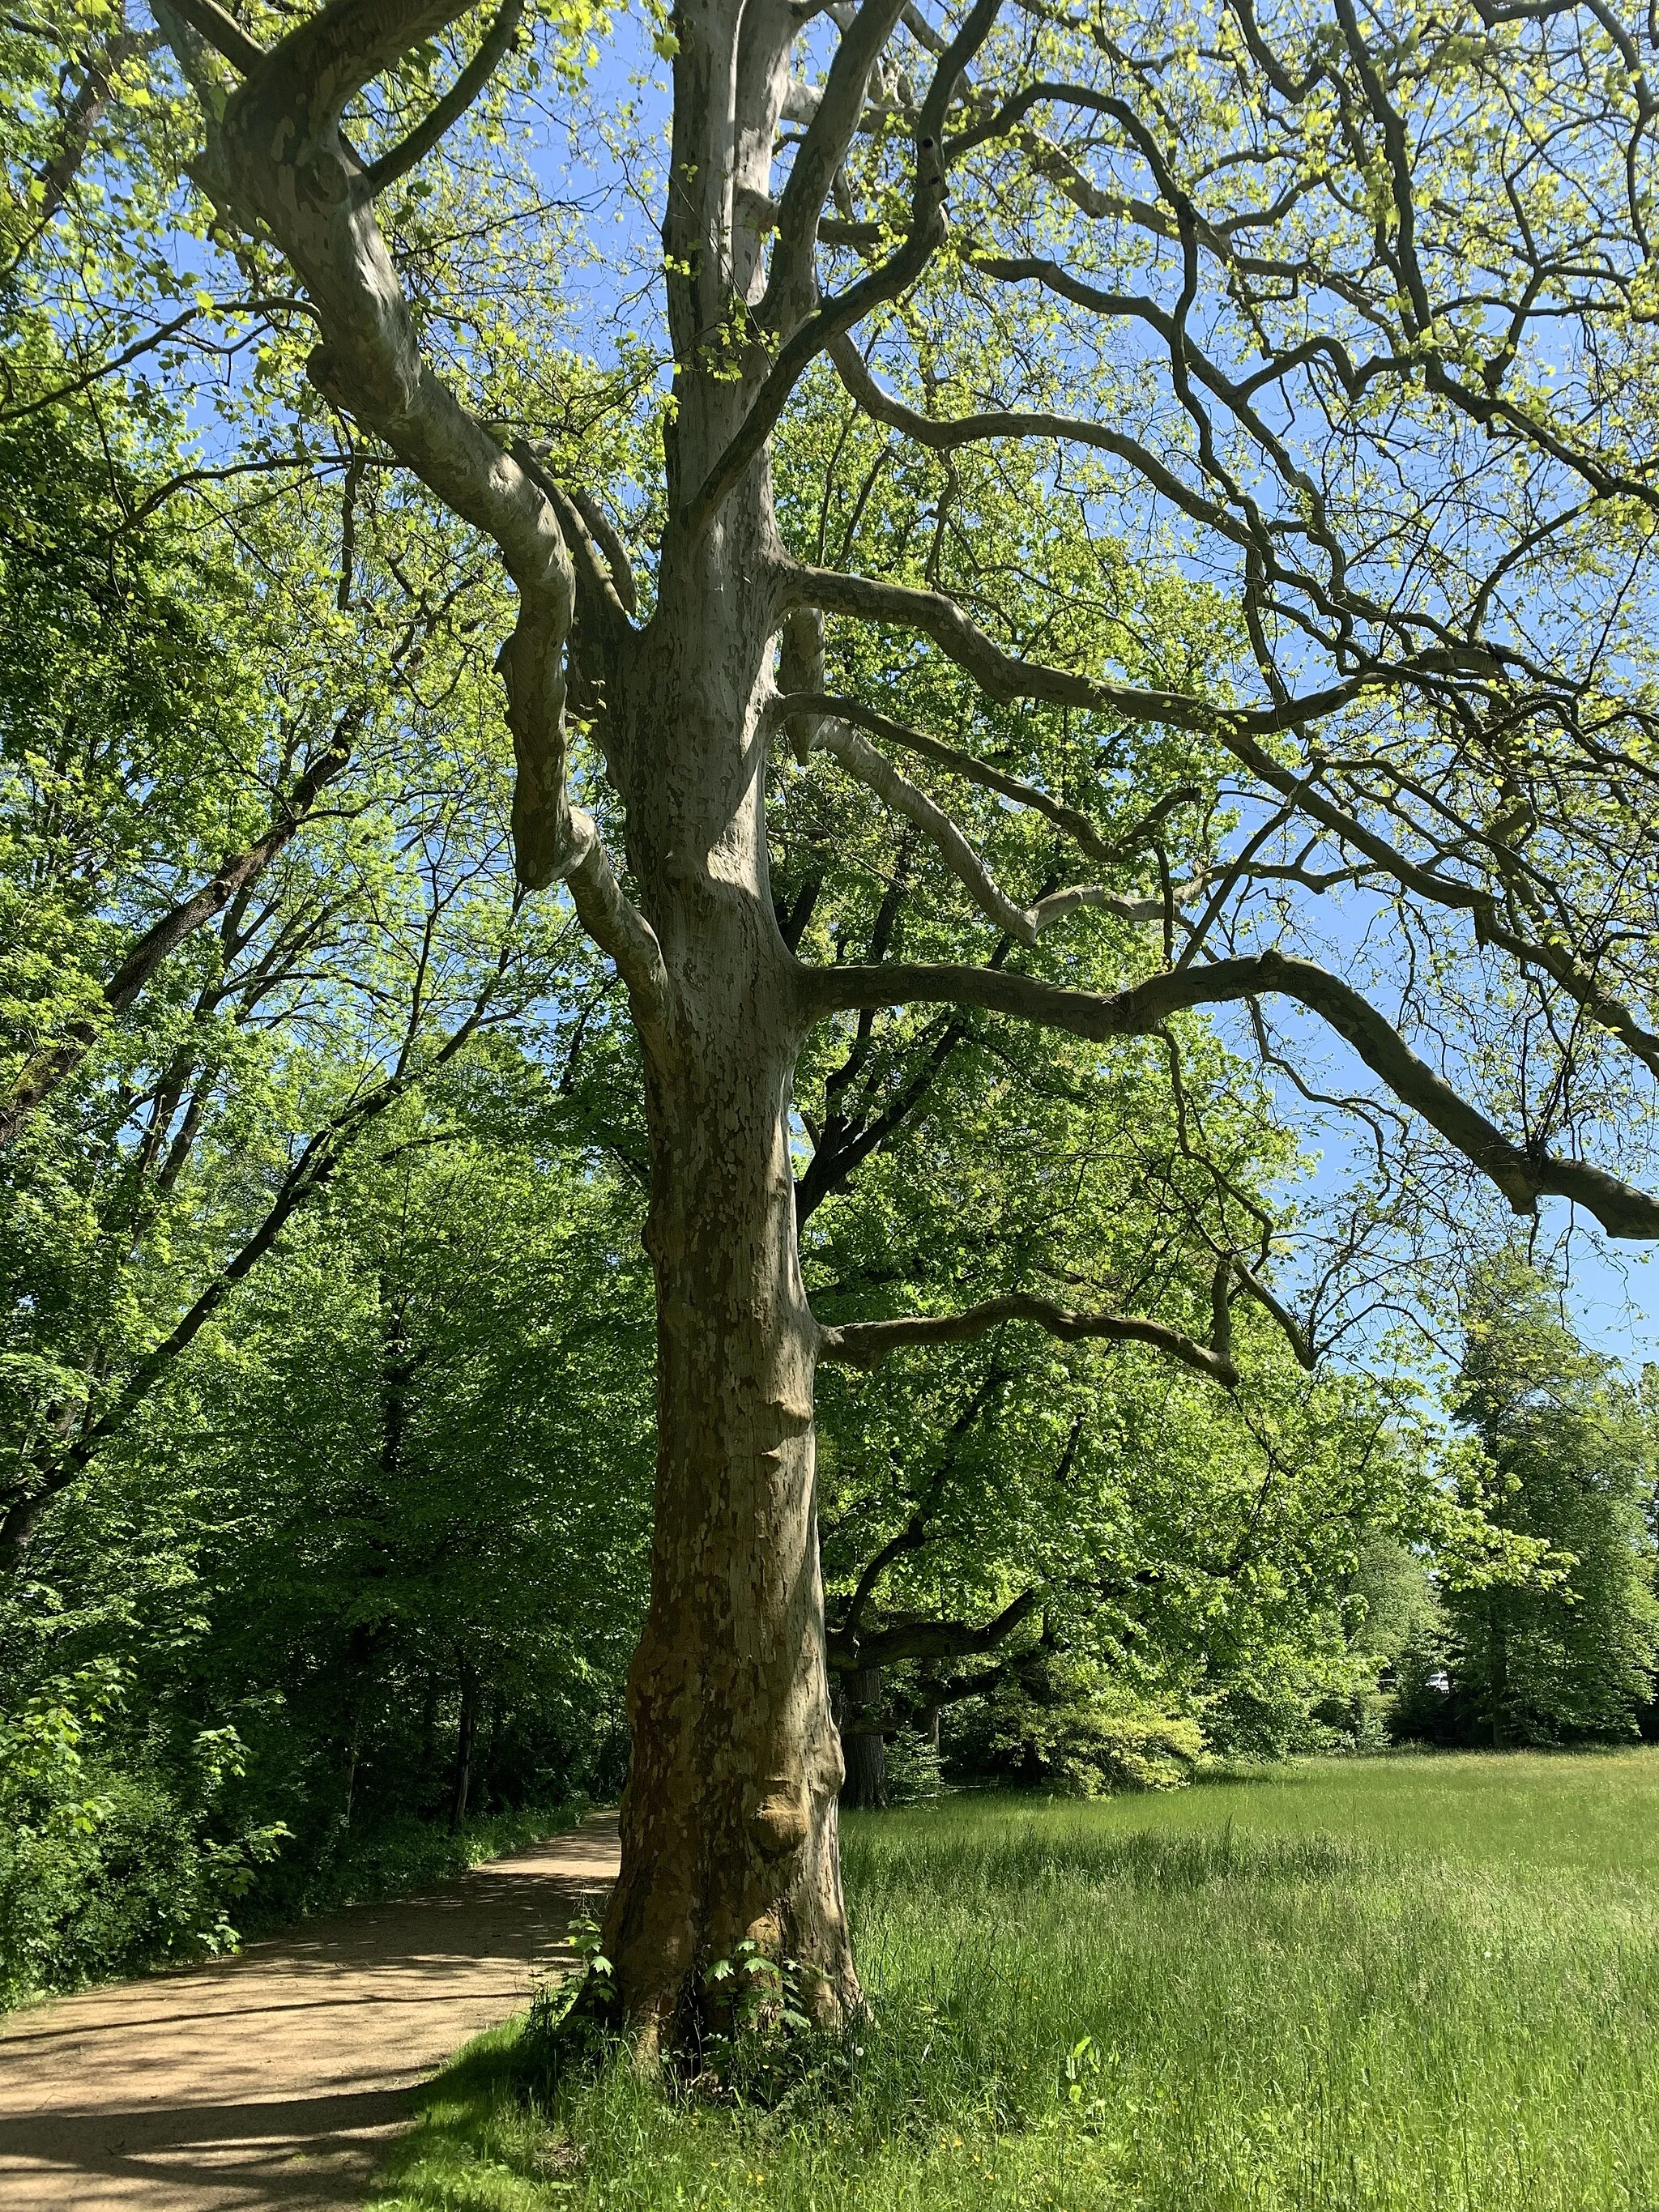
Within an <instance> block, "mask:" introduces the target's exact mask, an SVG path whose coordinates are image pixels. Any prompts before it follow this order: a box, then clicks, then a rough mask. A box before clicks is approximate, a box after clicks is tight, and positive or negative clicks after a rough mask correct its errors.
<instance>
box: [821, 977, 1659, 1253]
mask: <svg viewBox="0 0 1659 2212" xmlns="http://www.w3.org/2000/svg"><path fill="white" fill-rule="evenodd" d="M799 975H800V988H801V995H802V1000H803V1003H804V1006H805V1010H806V1012H807V1013H808V1015H809V1018H822V1017H823V1016H824V1015H826V1014H831V1013H839V1012H849V1011H852V1010H854V1009H859V1008H864V1007H870V1006H915V1005H931V1006H982V1007H984V1008H985V1009H986V1010H987V1012H993V1013H1002V1014H1010V1015H1012V1017H1013V1018H1015V1019H1016V1020H1017V1021H1026V1022H1033V1023H1036V1024H1038V1025H1039V1026H1041V1027H1044V1028H1048V1029H1058V1030H1067V1031H1069V1032H1070V1034H1071V1035H1073V1036H1081V1037H1087V1038H1090V1039H1092V1040H1094V1041H1096V1042H1103V1041H1105V1040H1106V1039H1107V1038H1109V1037H1119V1036H1147V1035H1149V1034H1150V1033H1151V1032H1152V1031H1153V1030H1157V1029H1158V1028H1159V1027H1161V1026H1162V1024H1164V1022H1166V1021H1167V1020H1168V1019H1169V1018H1170V1015H1171V1014H1173V1013H1176V1012H1181V1011H1182V1009H1184V1008H1188V1007H1193V1006H1222V1005H1226V1004H1229V1003H1233V1002H1237V1000H1245V999H1252V998H1255V997H1257V996H1258V995H1261V994H1277V995H1279V996H1283V997H1285V998H1289V999H1293V1000H1296V1001H1297V1003H1298V1004H1299V1005H1301V1006H1306V1007H1307V1008H1308V1010H1309V1012H1310V1013H1316V1014H1317V1015H1318V1016H1319V1017H1320V1018H1321V1019H1322V1021H1324V1022H1326V1023H1328V1024H1329V1025H1330V1027H1331V1028H1332V1029H1334V1030H1335V1031H1336V1032H1337V1034H1338V1035H1339V1036H1341V1037H1343V1038H1345V1039H1346V1042H1348V1043H1349V1044H1350V1045H1351V1046H1352V1048H1353V1049H1354V1051H1355V1052H1356V1053H1358V1055H1359V1057H1360V1059H1361V1060H1364V1063H1365V1065H1366V1066H1367V1067H1369V1068H1370V1071H1371V1073H1373V1074H1374V1075H1376V1076H1377V1077H1378V1078H1380V1079H1381V1080H1382V1081H1383V1083H1384V1084H1385V1085H1387V1086H1388V1088H1389V1090H1390V1091H1392V1092H1393V1093H1394V1095H1395V1097H1396V1098H1398V1099H1399V1100H1400V1101H1401V1103H1403V1104H1405V1105H1407V1106H1409V1107H1411V1108H1412V1109H1413V1110H1414V1111H1415V1112H1416V1113H1417V1114H1419V1115H1420V1116H1421V1117H1422V1119H1423V1120H1424V1121H1427V1122H1428V1124H1429V1126H1430V1127H1431V1128H1433V1129H1436V1130H1437V1131H1438V1132H1439V1133H1440V1134H1441V1135H1442V1136H1443V1137H1444V1138H1445V1139H1446V1140H1447V1141H1448V1143H1449V1144H1451V1145H1452V1146H1455V1149H1456V1150H1457V1151H1459V1152H1462V1154H1463V1156H1464V1158H1466V1159H1468V1160H1469V1161H1470V1162H1471V1163H1472V1164H1474V1166H1475V1167H1477V1168H1479V1169H1480V1171H1481V1173H1482V1174H1483V1175H1485V1176H1487V1177H1488V1179H1489V1180H1490V1181H1491V1182H1493V1183H1494V1184H1495V1185H1496V1186H1497V1188H1498V1189H1499V1190H1500V1191H1501V1192H1502V1193H1503V1194H1504V1198H1505V1199H1507V1200H1508V1201H1509V1203H1510V1206H1511V1207H1512V1208H1513V1209H1514V1211H1515V1212H1517V1213H1531V1212H1534V1210H1535V1207H1536V1205H1537V1201H1538V1200H1539V1199H1541V1198H1565V1199H1570V1200H1572V1201H1573V1203H1574V1204H1576V1205H1579V1206H1583V1207H1585V1209H1586V1210H1587V1211H1588V1212H1590V1213H1592V1214H1593V1215H1594V1216H1595V1218H1596V1220H1598V1221H1599V1222H1600V1223H1601V1226H1602V1227H1603V1228H1604V1229H1605V1230H1607V1232H1608V1234H1609V1235H1610V1236H1613V1237H1641V1238H1654V1237H1659V1200H1656V1199H1654V1198H1653V1197H1651V1196H1650V1194H1648V1193H1647V1192H1645V1191H1642V1190H1638V1189H1637V1188H1634V1187H1633V1186H1632V1185H1631V1184H1629V1183H1626V1182H1621V1181H1620V1179H1619V1177H1618V1176H1613V1175H1610V1174H1609V1173H1608V1172H1607V1170H1606V1169H1605V1168H1598V1167H1595V1166H1592V1165H1591V1164H1589V1162H1587V1161H1583V1160H1571V1159H1562V1158H1558V1157H1556V1156H1554V1155H1553V1154H1550V1153H1547V1152H1542V1151H1539V1152H1532V1151H1528V1150H1527V1149H1525V1148H1523V1147H1522V1146H1519V1145H1516V1143H1514V1142H1513V1140H1512V1139H1510V1138H1509V1137H1506V1136H1505V1135H1504V1133H1503V1131H1502V1130H1501V1129H1499V1128H1498V1127H1497V1126H1496V1124H1495V1123H1493V1122H1492V1121H1488V1120H1487V1119H1486V1115H1484V1114H1482V1113H1481V1112H1480V1110H1479V1109H1478V1108H1476V1107H1474V1106H1472V1105H1471V1104H1470V1103H1468V1100H1467V1099H1465V1098H1463V1097H1461V1096H1460V1095H1459V1093H1458V1092H1457V1091H1455V1090H1454V1089H1453V1088H1452V1086H1451V1085H1450V1084H1449V1083H1448V1082H1446V1081H1445V1080H1444V1079H1443V1078H1442V1077H1441V1076H1438V1075H1437V1074H1436V1073H1435V1072H1434V1070H1433V1069H1432V1068H1431V1067H1430V1066H1428V1064H1427V1063H1426V1062H1425V1061H1424V1060H1419V1058H1418V1056H1417V1054H1415V1053H1414V1052H1413V1050H1412V1049H1411V1047H1410V1046H1409V1045H1408V1044H1407V1042H1406V1041H1405V1039H1404V1038H1403V1037H1402V1036H1401V1034H1400V1032H1399V1031H1398V1030H1396V1029H1395V1027H1394V1026H1393V1024H1391V1023H1389V1021H1388V1020H1387V1019H1386V1018H1384V1017H1383V1015H1382V1014H1380V1013H1379V1012H1377V1010H1376V1007H1375V1006H1372V1005H1371V1004H1370V1001H1369V1000H1367V999H1364V998H1363V997H1362V996H1361V995H1360V994H1359V993H1358V991H1356V990H1355V989H1353V987H1352V986H1351V985H1350V984H1347V983H1345V982H1344V981H1342V980H1341V978H1340V976H1336V975H1332V974H1331V973H1330V972H1329V971H1328V969H1323V968H1321V967H1319V966H1318V965H1317V964H1316V963H1315V962H1313V961H1310V960H1303V959H1299V958H1297V957H1295V956H1293V955H1291V954H1289V953H1284V952H1277V951H1269V952H1258V953H1254V954H1249V955H1243V956H1241V957H1237V958H1235V959H1230V960H1217V961H1213V962H1212V963H1209V964H1208V965H1206V966H1199V967H1193V968H1188V969H1185V970H1183V971H1182V973H1180V974H1175V973H1167V972H1166V973H1164V974H1162V975H1154V976H1152V977H1151V978H1149V979H1148V981H1146V982H1144V983H1138V984H1135V985H1133V987H1130V988H1129V989H1127V990H1124V991H1119V992H1115V993H1110V994H1107V993H1099V992H1091V991H1073V990H1067V989H1065V988H1063V987H1061V986H1060V985H1059V984H1054V983H1045V982H1042V981H1038V980H1037V979H1036V978H1035V977H1033V976H1029V975H1010V974H1008V973H1007V972H1006V970H999V969H986V968H969V967H951V966H939V967H928V966H922V965H915V966H911V965H906V964H903V963H892V964H891V965H888V966H881V967H873V968H855V967H850V966H848V967H842V968H802V969H800V970H799Z"/></svg>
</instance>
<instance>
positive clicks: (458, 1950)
mask: <svg viewBox="0 0 1659 2212" xmlns="http://www.w3.org/2000/svg"><path fill="white" fill-rule="evenodd" d="M616 1873H617V1816H616V1814H614V1813H598V1814H591V1815H590V1816H589V1818H588V1819H587V1820H584V1821H583V1822H582V1824H581V1826H580V1827H579V1828H575V1829H573V1830H572V1831H570V1832H568V1834H565V1835H562V1836H554V1837H551V1838H549V1840H548V1841H547V1842H545V1843H543V1844H532V1846H531V1847H530V1849H529V1850H522V1851H515V1852H514V1853H513V1856H512V1857H510V1858H504V1859H496V1860H495V1861H494V1862H493V1863H491V1864H489V1865H488V1866H481V1867H475V1868H474V1869H472V1871H471V1873H470V1874H466V1875H462V1876H461V1877H460V1878H459V1880H458V1881H453V1882H451V1883H449V1884H447V1886H446V1887H444V1888H442V1889H437V1890H433V1891H431V1892H429V1893H428V1894H427V1895H425V1896H423V1897H416V1898H409V1899H404V1900H402V1901H401V1902H399V1903H398V1904H395V1905H360V1906H356V1907H355V1908H354V1909H352V1910H351V1911H346V1912H339V1913H333V1914H331V1915H330V1916H329V1917H327V1918H325V1919H319V1920H311V1921H307V1923H305V1925H304V1926H303V1927H301V1928H298V1929H295V1930H293V1931H292V1932H291V1933H290V1934H289V1935H286V1936H272V1937H270V1938H269V1939H267V1940H266V1941H264V1942H258V1943H250V1944H249V1945H248V1947H247V1948H246V1950H245V1951H243V1952H241V1953H240V1954H239V1955H238V1956H236V1957H235V1958H234V1959H222V1960H214V1961H212V1962H211V1963H210V1964H209V1965H206V1966H191V1967H180V1968H177V1969H175V1970H173V1971H172V1972H167V1973H161V1974H153V1975H150V1976H149V1977H148V1978H146V1979H145V1980H143V1981H140V1982H124V1983H121V1984H118V1985H117V1986H115V1987H112V1988H109V1989H100V1990H88V1991H87V1992H86V1993H85V1994H84V1995H83V1996H75V1997H66V1998H64V1999H62V2000H61V2001H59V2002H56V2003H53V2004H48V2005H41V2006H38V2007H33V2008H30V2009H28V2010H27V2011H23V2012H20V2013H15V2014H13V2015H11V2017H10V2018H9V2020H6V2021H0V2212H68V2208H70V2207H74V2208H76V2212H80V2208H82V2207H83V2206H87V2207H92V2206H103V2205H121V2206H125V2207H132V2208H142V2212H247V2209H248V2208H252V2207H255V2206H264V2205H292V2206H295V2207H300V2208H304V2212H356V2207H358V2206H359V2205H361V2203H362V2197H363V2191H364V2190H365V2188H366V2187H367V2185H368V2178H369V2176H370V2175H371V2174H372V2172H374V2166H375V2163H376V2161H377V2160H378V2159H379V2157H380V2153H381V2150H382V2148H383V2146H384V2144H385V2142H386V2138H387V2137H388V2136H392V2135H393V2134H395V2133H396V2131H397V2130H398V2126H399V2125H400V2124H401V2123H402V2121H403V2119H404V2115H405V2113H406V2112H407V2110H408V2107H409V2103H410V2092H411V2091H412V2090H413V2089H414V2088H416V2087H417V2086H418V2085H419V2083H421V2082H422V2081H425V2080H426V2079H427V2078H428V2077H429V2076H430V2075H432V2074H433V2073H434V2072H435V2070H436V2069H437V2068H438V2067H439V2066H441V2064H442V2063H443V2062H444V2061H445V2060H446V2059H447V2058H448V2057H449V2056H450V2055H451V2053H452V2052H453V2051H454V2050H455V2048H456V2046H457V2045H459V2044H462V2043H465V2041H466V2039H467V2038H468V2037H469V2036H473V2035H477V2033H479V2031H480V2030H481V2029H483V2028H486V2027H493V2026H495V2023H496V2022H498V2021H502V2020H505V2019H507V2017H508V2016H509V2015H512V2014H513V2013H514V2012H516V2011H518V2010H519V2009H520V2008H521V2007H522V2006H523V2005H524V2003H525V2002H526V2000H527V1998H528V1996H529V1994H530V1990H531V1987H532V1983H533V1982H534V1981H535V1980H536V1979H537V1978H539V1977H540V1976H543V1975H545V1974H546V1973H548V1972H550V1971H555V1970H557V1969H558V1968H560V1967H562V1966H567V1965H568V1964H569V1963H570V1961H571V1954H570V1952H569V1951H568V1949H567V1948H565V1946H564V1943H563V1941H562V1937H563V1931H564V1929H565V1926H566V1924H567V1923H568V1921H569V1920H570V1919H571V1918H573V1917H575V1916H576V1915H577V1914H578V1913H580V1911H583V1910H585V1909H589V1910H591V1909H592V1908H593V1907H594V1906H595V1905H597V1904H598V1903H599V1900H600V1899H602V1898H603V1897H604V1895H605V1892H606V1890H607V1889H608V1888H609V1887H610V1885H611V1882H612V1881H614V1880H615V1878H616Z"/></svg>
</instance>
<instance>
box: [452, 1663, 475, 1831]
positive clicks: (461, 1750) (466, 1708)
mask: <svg viewBox="0 0 1659 2212" xmlns="http://www.w3.org/2000/svg"><path fill="white" fill-rule="evenodd" d="M477 1732H478V1677H477V1674H476V1673H475V1671H474V1670H473V1668H471V1667H468V1666H463V1667H462V1668H461V1713H460V1721H459V1725H458V1727H457V1729H456V1733H455V1778H454V1781H453V1784H452V1785H451V1789H450V1792H449V1832H450V1834H451V1835H452V1836H453V1834H454V1833H455V1831H456V1830H457V1829H458V1828H459V1826H460V1825H461V1823H462V1821H463V1820H465V1818H466V1797H467V1790H468V1787H469V1785H470V1784H471V1779H472V1747H473V1743H474V1741H476V1739H477Z"/></svg>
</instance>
